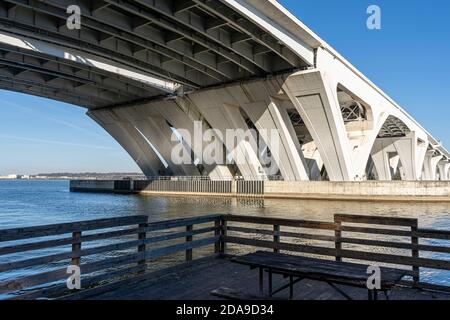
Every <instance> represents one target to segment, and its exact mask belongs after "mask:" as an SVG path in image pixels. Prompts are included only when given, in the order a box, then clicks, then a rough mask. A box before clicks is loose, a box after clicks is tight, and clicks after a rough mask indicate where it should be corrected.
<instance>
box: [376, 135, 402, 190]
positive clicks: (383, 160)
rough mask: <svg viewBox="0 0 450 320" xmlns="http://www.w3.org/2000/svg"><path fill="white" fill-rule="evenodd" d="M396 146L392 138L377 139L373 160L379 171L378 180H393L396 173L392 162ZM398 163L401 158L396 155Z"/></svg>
mask: <svg viewBox="0 0 450 320" xmlns="http://www.w3.org/2000/svg"><path fill="white" fill-rule="evenodd" d="M393 149H394V147H393V145H392V142H391V141H390V139H377V140H376V141H375V143H374V146H373V149H372V160H373V164H374V166H375V170H376V171H377V176H378V180H382V181H389V180H392V178H393V174H395V172H394V170H393V167H392V164H395V162H394V163H392V162H391V160H392V158H393V153H392V152H393V151H394V150H393ZM396 158H397V159H398V160H397V165H398V161H399V160H400V157H399V156H396ZM395 168H396V167H395Z"/></svg>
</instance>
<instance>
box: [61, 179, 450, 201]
mask: <svg viewBox="0 0 450 320" xmlns="http://www.w3.org/2000/svg"><path fill="white" fill-rule="evenodd" d="M70 190H71V191H72V192H111V193H136V194H144V195H145V194H147V195H164V196H221V197H223V196H225V197H258V198H267V199H270V198H279V199H322V200H343V201H417V202H450V181H362V182H329V181H243V180H227V181H225V180H223V181H211V180H137V181H130V180H118V181H102V180H76V181H75V180H74V181H71V182H70Z"/></svg>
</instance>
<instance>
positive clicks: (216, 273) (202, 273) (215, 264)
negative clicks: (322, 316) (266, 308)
mask: <svg viewBox="0 0 450 320" xmlns="http://www.w3.org/2000/svg"><path fill="white" fill-rule="evenodd" d="M273 280H274V288H277V287H279V286H281V285H282V284H285V283H286V281H287V280H286V279H283V278H282V277H281V276H277V275H274V276H273ZM220 287H228V288H232V289H235V290H239V291H242V292H246V293H248V294H250V295H258V275H257V272H255V271H254V270H253V271H252V270H250V269H249V268H248V267H247V266H243V265H239V264H236V263H232V262H230V261H229V260H226V259H222V258H205V259H201V260H197V261H193V262H191V263H185V264H183V265H181V266H177V267H172V268H169V269H166V270H161V271H157V272H153V273H149V274H146V275H144V276H143V277H140V278H139V280H138V281H134V282H132V283H129V284H128V285H119V286H116V288H115V289H109V290H108V292H103V293H97V294H95V295H93V296H90V297H89V299H95V300H105V299H108V300H109V299H113V300H114V299H124V300H131V299H132V300H164V299H170V300H180V299H187V300H201V299H206V300H208V299H219V298H218V297H214V296H212V295H210V292H211V291H212V290H215V289H218V288H220ZM265 288H266V289H267V277H266V278H265ZM339 288H341V289H343V290H344V291H345V292H346V293H347V294H348V295H350V296H351V297H352V298H353V299H357V300H366V299H367V291H366V290H364V289H359V288H352V287H347V286H343V285H340V286H339ZM294 293H295V296H294V299H296V300H330V299H331V300H344V299H345V298H344V297H343V296H342V295H341V294H340V293H339V292H337V291H336V290H334V289H333V288H331V287H330V286H329V285H327V284H326V283H323V282H318V281H313V280H304V281H302V282H300V283H298V284H296V285H295V292H294ZM288 295H289V292H288V290H285V291H283V292H280V293H278V294H276V295H275V297H276V298H286V299H287V298H288ZM383 298H384V296H383V295H381V296H380V299H383ZM390 298H391V299H396V300H397V299H398V300H401V299H413V300H414V299H417V300H429V299H443V300H448V299H450V295H448V294H444V293H432V292H424V291H420V290H416V289H406V288H401V289H394V290H392V292H391V294H390Z"/></svg>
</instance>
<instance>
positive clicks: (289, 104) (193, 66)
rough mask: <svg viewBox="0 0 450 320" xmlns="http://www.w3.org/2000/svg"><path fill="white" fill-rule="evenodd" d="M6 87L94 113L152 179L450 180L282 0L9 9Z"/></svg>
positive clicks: (5, 16) (395, 110)
mask: <svg viewBox="0 0 450 320" xmlns="http://www.w3.org/2000/svg"><path fill="white" fill-rule="evenodd" d="M72 4H76V5H78V6H79V7H80V9H81V14H82V16H81V19H82V20H81V21H82V28H81V29H79V30H69V29H68V28H67V26H66V20H67V16H68V14H67V11H66V9H67V7H68V6H70V5H72ZM0 88H2V89H6V90H12V91H17V92H22V93H28V94H33V95H37V96H42V97H46V98H50V99H55V100H59V101H64V102H68V103H71V104H75V105H79V106H83V107H86V108H88V110H89V111H88V115H89V116H90V117H92V118H93V119H94V120H95V121H96V122H97V123H99V124H100V125H101V126H102V127H104V128H105V130H106V131H107V132H108V133H110V134H111V135H112V136H113V137H114V138H115V139H116V140H117V141H118V142H119V143H120V144H121V145H122V146H123V148H124V149H125V150H127V152H128V153H129V154H130V155H131V157H132V158H133V159H134V160H135V161H136V163H137V164H138V165H139V167H140V168H141V169H142V171H143V172H144V173H145V174H146V175H147V176H166V175H168V176H198V177H201V176H207V177H210V178H212V179H230V178H232V177H234V176H241V177H243V178H244V179H247V180H260V179H282V180H291V181H299V180H305V181H306V180H331V181H360V180H371V179H376V180H393V179H402V180H419V179H422V180H450V154H449V153H448V151H447V150H445V149H444V148H443V147H442V145H440V144H439V142H438V141H437V140H435V139H434V138H433V137H432V136H431V135H430V134H429V133H428V132H427V131H426V130H425V129H423V128H422V127H421V126H420V125H419V124H418V123H417V122H416V121H415V120H414V119H413V118H412V117H411V116H410V115H408V114H407V113H406V112H405V111H404V110H403V109H402V108H401V107H400V106H398V105H397V104H395V102H394V101H392V100H391V99H390V98H389V97H388V96H387V95H385V94H384V93H383V92H382V91H381V90H380V89H379V88H377V87H376V86H375V85H374V84H372V83H371V82H370V81H369V80H368V79H366V78H365V77H364V76H363V75H362V74H360V73H359V72H358V71H357V70H356V69H355V68H354V67H353V66H351V65H350V64H349V63H348V62H347V61H346V60H345V59H343V58H342V57H341V56H339V54H338V53H336V52H335V51H334V50H333V49H331V48H329V46H328V45H327V44H326V43H324V42H323V41H322V40H321V39H320V38H318V37H317V36H316V35H314V34H313V33H312V32H311V31H310V30H309V29H307V27H305V26H304V25H302V24H301V22H299V21H297V20H295V18H294V17H292V16H290V15H289V13H288V12H287V11H285V9H283V8H281V6H280V5H279V4H278V3H277V2H276V1H274V0H267V1H266V2H264V3H263V2H261V1H259V0H183V1H181V0H153V1H146V0H139V1H126V0H95V1H87V0H77V1H74V0H46V1H38V0H27V1H24V0H4V1H2V2H1V3H0ZM229 131H231V132H232V134H233V136H231V138H230V137H229V136H228V132H229ZM230 139H231V140H232V143H230V141H229V140H230ZM208 155H209V157H208Z"/></svg>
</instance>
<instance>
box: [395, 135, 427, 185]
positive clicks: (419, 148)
mask: <svg viewBox="0 0 450 320" xmlns="http://www.w3.org/2000/svg"><path fill="white" fill-rule="evenodd" d="M424 140H425V139H419V138H418V137H417V134H416V133H415V132H411V133H410V134H408V135H407V136H406V137H404V138H399V139H395V138H394V139H393V144H394V147H395V150H396V151H397V154H398V155H399V157H400V162H401V164H402V170H401V172H402V180H410V181H416V180H420V179H421V177H422V168H423V163H424V160H425V154H426V151H427V146H428V141H424Z"/></svg>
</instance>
